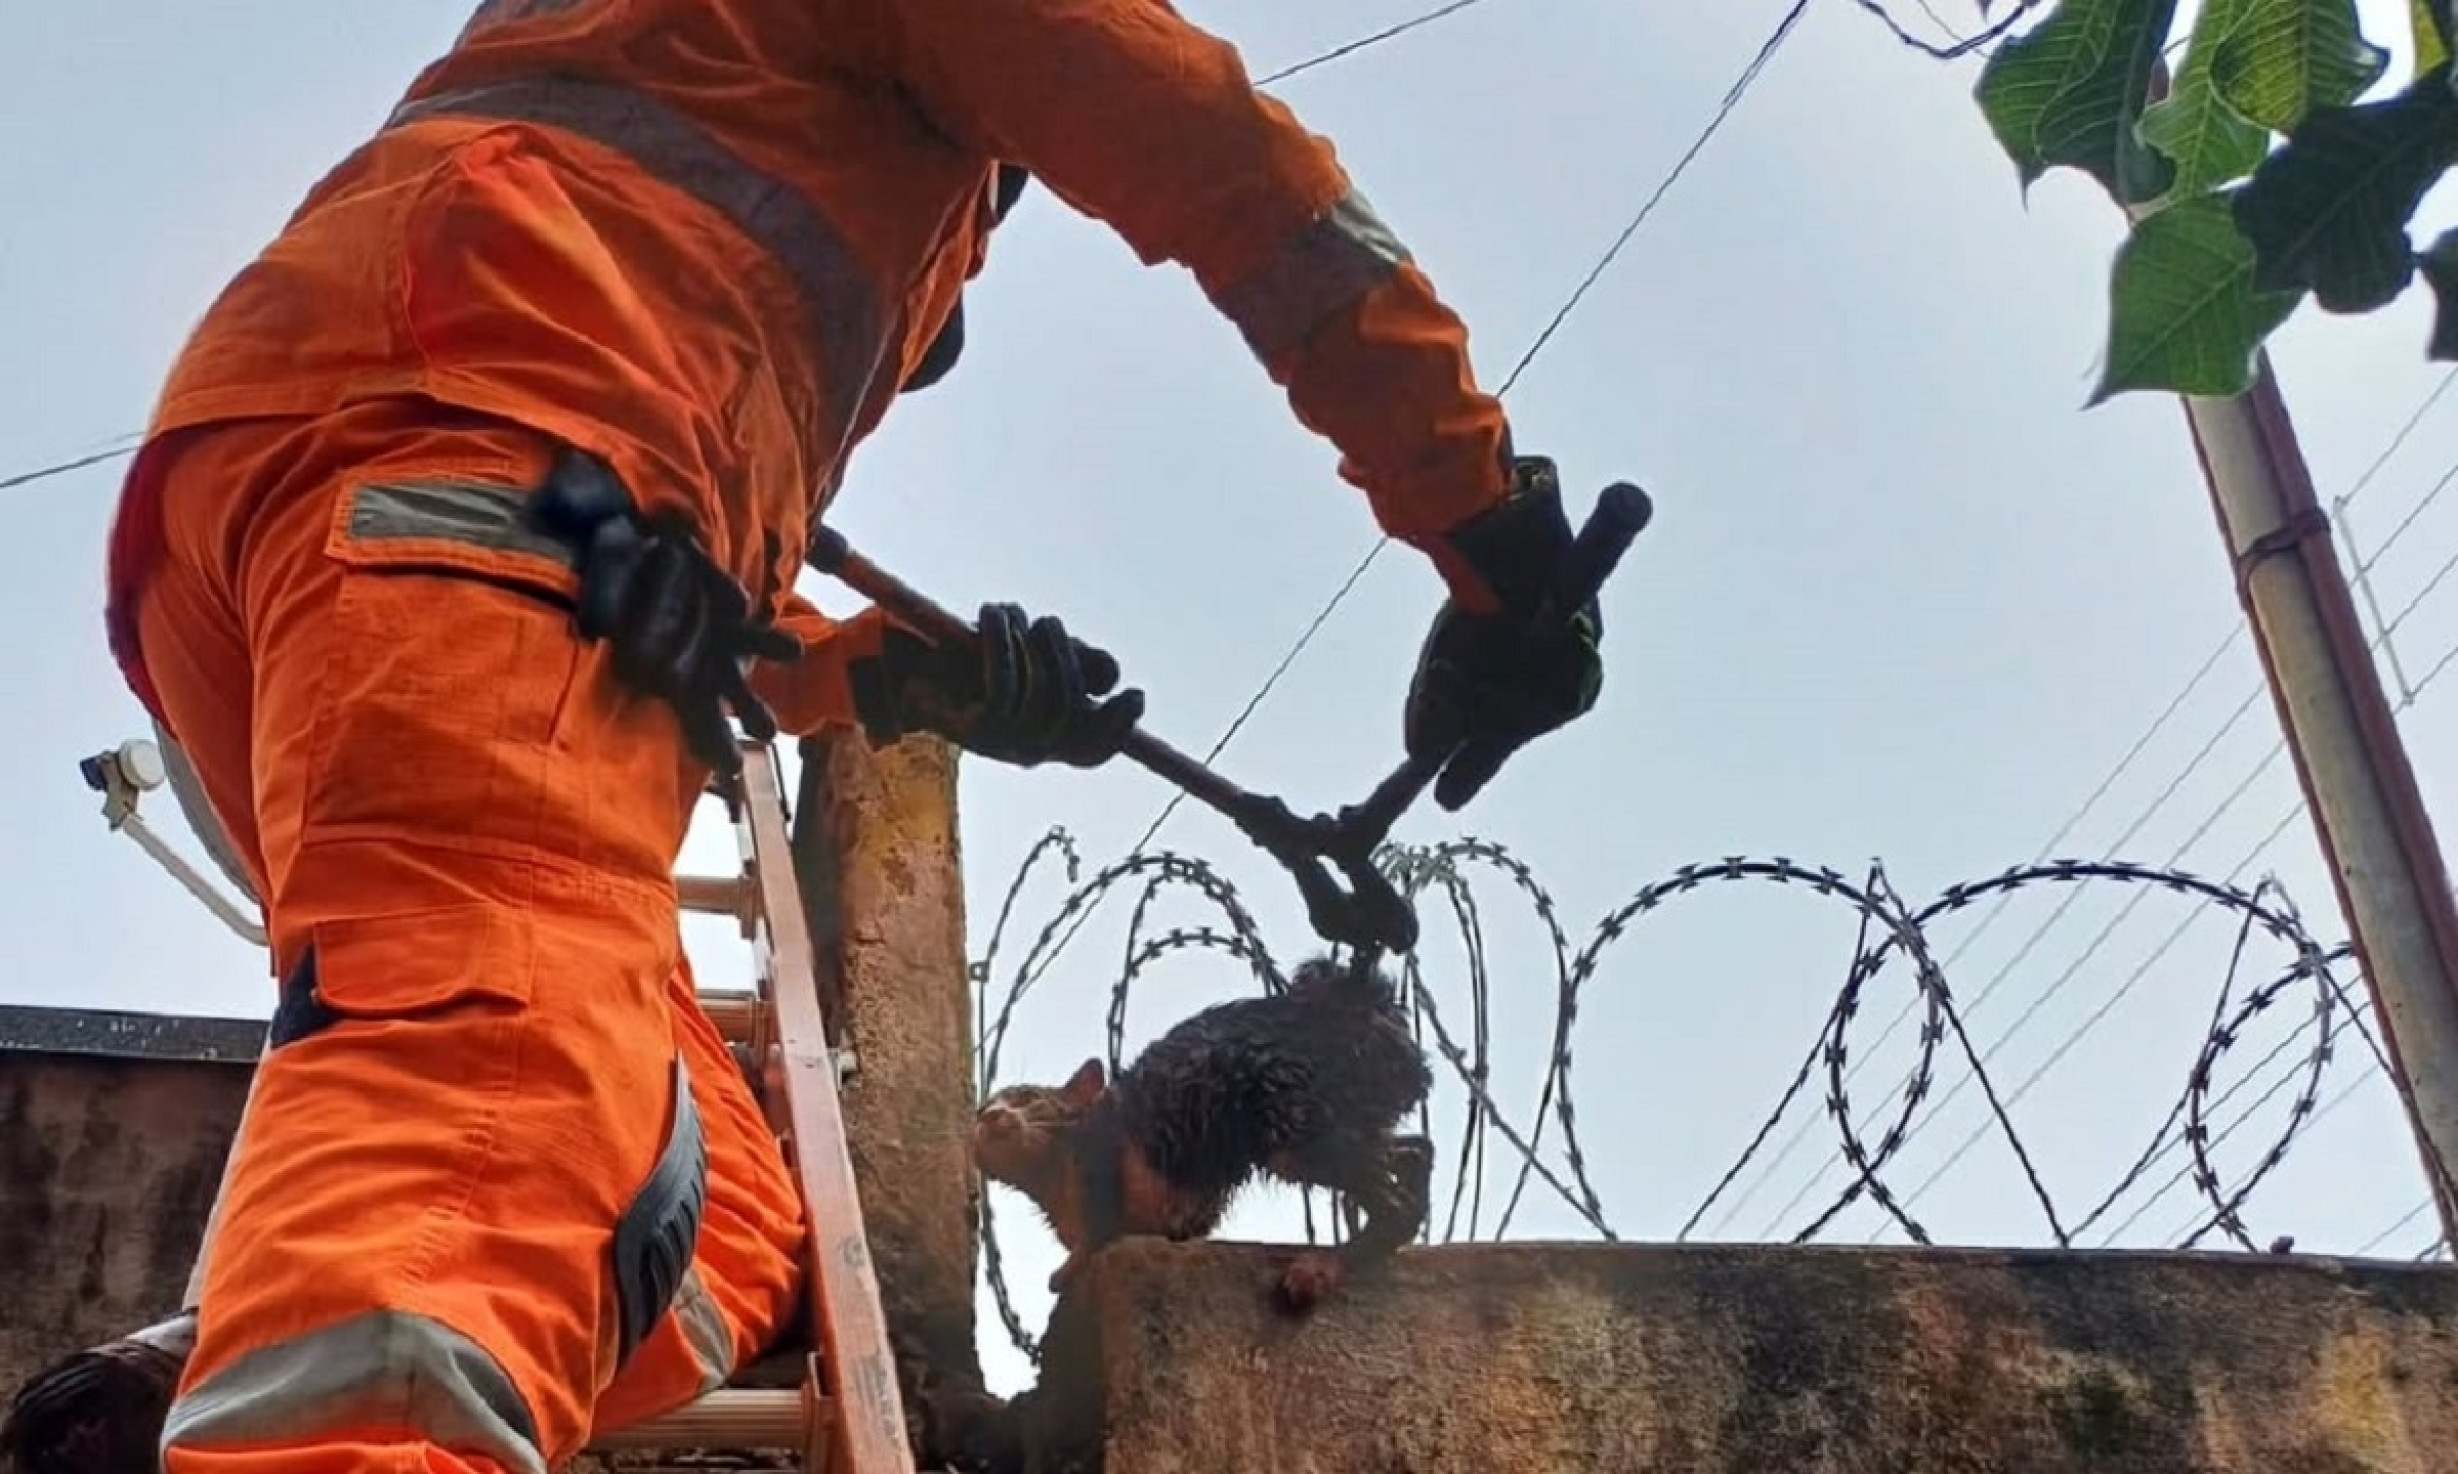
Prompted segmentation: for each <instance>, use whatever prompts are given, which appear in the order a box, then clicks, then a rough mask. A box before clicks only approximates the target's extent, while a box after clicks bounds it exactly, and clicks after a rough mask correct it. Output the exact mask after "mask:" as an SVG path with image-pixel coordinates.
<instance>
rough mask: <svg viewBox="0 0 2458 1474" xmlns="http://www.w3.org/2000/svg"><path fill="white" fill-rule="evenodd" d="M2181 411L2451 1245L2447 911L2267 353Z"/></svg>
mask: <svg viewBox="0 0 2458 1474" xmlns="http://www.w3.org/2000/svg"><path fill="white" fill-rule="evenodd" d="M2183 398H2184V405H2185V419H2186V422H2187V424H2188V425H2189V426H2190V427H2191V429H2192V431H2193V443H2194V450H2195V453H2196V454H2197V455H2198V456H2199V457H2200V459H2201V463H2202V475H2203V479H2204V480H2205V481H2206V482H2208V483H2209V486H2210V494H2211V508H2212V510H2213V511H2214V512H2216V513H2217V514H2218V518H2219V532H2220V536H2221V538H2222V540H2223V541H2224V542H2225V544H2226V547H2227V552H2228V562H2229V566H2230V567H2231V568H2233V569H2234V570H2235V574H2236V590H2237V597H2238V599H2239V600H2240V602H2242V604H2243V605H2244V610H2245V618H2246V620H2247V622H2248V623H2249V624H2250V625H2251V627H2252V630H2253V642H2254V646H2255V648H2256V649H2258V650H2259V651H2260V652H2261V656H2262V669H2263V671H2264V672H2265V673H2266V674H2267V675H2268V677H2269V680H2270V694H2271V697H2272V699H2273V700H2274V701H2275V702H2276V703H2277V706H2278V711H2279V727H2280V730H2281V731H2282V732H2283V733H2284V734H2285V736H2286V739H2287V747H2288V751H2289V752H2290V753H2292V754H2293V755H2294V757H2295V759H2296V778H2297V781H2298V782H2299V783H2301V784H2302V785H2303V787H2304V796H2305V802H2306V806H2307V808H2308V810H2309V811H2310V813H2311V814H2312V816H2313V830H2314V834H2315V836H2316V837H2317V838H2318V839H2320V841H2321V849H2322V854H2323V856H2324V857H2325V858H2326V859H2327V860H2328V862H2329V866H2330V878H2331V882H2332V884H2333V885H2334V886H2335V887H2336V888H2337V890H2338V899H2339V909H2340V910H2341V911H2342V912H2343V913H2344V914H2345V915H2346V918H2347V925H2348V928H2349V930H2350V931H2351V932H2352V933H2353V934H2354V937H2355V948H2356V957H2357V959H2358V961H2359V962H2360V963H2361V964H2362V966H2363V968H2364V976H2365V980H2366V982H2367V984H2368V985H2369V986H2370V987H2371V989H2372V995H2373V1005H2374V1017H2375V1018H2376V1019H2377V1020H2378V1021H2379V1022H2380V1025H2381V1032H2382V1042H2383V1044H2384V1045H2385V1046H2386V1048H2387V1049H2388V1051H2389V1057H2390V1068H2391V1070H2392V1072H2393V1074H2394V1075H2395V1076H2396V1081H2395V1083H2396V1084H2397V1086H2398V1090H2399V1095H2400V1097H2401V1098H2402V1099H2403V1100H2404V1101H2405V1103H2406V1106H2407V1114H2408V1118H2409V1120H2410V1121H2411V1123H2412V1124H2413V1125H2414V1128H2415V1134H2416V1139H2417V1144H2418V1146H2419V1148H2420V1149H2421V1151H2422V1153H2423V1157H2424V1173H2425V1176H2426V1177H2427V1178H2428V1179H2430V1180H2431V1182H2432V1186H2433V1195H2434V1197H2435V1199H2436V1200H2437V1201H2438V1203H2439V1205H2440V1210H2441V1227H2442V1231H2443V1233H2445V1234H2446V1235H2448V1237H2449V1242H2450V1243H2451V1244H2452V1245H2453V1246H2458V1185H2453V1183H2452V1181H2451V1170H2452V1168H2453V1167H2458V903H2454V902H2453V900H2452V898H2451V895H2450V881H2449V872H2448V870H2447V869H2446V868H2445V867H2444V866H2443V864H2442V860H2441V850H2440V847H2439V845H2438V844H2437V843H2436V842H2435V840H2434V838H2433V832H2432V821H2431V818H2430V817H2429V816H2428V815H2427V814H2426V813H2425V811H2424V804H2423V798H2422V796H2421V794H2420V793H2419V792H2418V791H2417V788H2416V783H2415V770H2414V769H2413V768H2412V767H2411V766H2410V765H2409V764H2408V761H2407V749H2406V745H2405V743H2404V742H2403V741H2402V740H2401V739H2400V736H2399V731H2398V723H2397V720H2396V718H2395V716H2394V715H2393V713H2392V711H2391V709H2390V702H2389V698H2388V697H2387V696H2386V695H2385V694H2384V693H2383V691H2382V688H2381V674H2380V671H2379V670H2378V669H2377V668H2376V667H2375V666H2374V664H2373V658H2372V652H2371V651H2370V650H2368V649H2367V648H2366V646H2365V641H2364V632H2363V629H2362V627H2361V626H2360V625H2359V624H2358V623H2357V622H2356V609H2355V603H2354V600H2353V599H2352V598H2351V597H2350V595H2349V593H2348V588H2347V580H2346V577H2345V575H2344V574H2343V573H2342V572H2341V570H2340V568H2339V562H2338V557H2337V554H2336V552H2335V550H2334V549H2333V547H2332V544H2331V538H2330V520H2329V518H2328V517H2327V516H2326V515H2324V513H2323V511H2322V509H2321V507H2320V505H2319V503H2318V502H2317V501H2316V500H2315V498H2314V495H2313V480H2312V476H2311V473H2310V472H2309V471H2308V470H2307V469H2306V467H2305V463H2304V453H2303V451H2302V450H2301V449H2300V448H2299V447H2298V445H2297V443H2296V432H2295V427H2294V426H2293V425H2292V424H2291V423H2290V422H2289V420H2288V415H2287V404H2286V401H2285V400H2284V399H2282V398H2281V397H2280V394H2279V381H2278V379H2277V377H2276V376H2275V375H2274V374H2273V373H2272V372H2271V366H2270V356H2269V354H2268V353H2267V352H2265V353H2263V354H2262V355H2261V358H2260V360H2259V362H2258V365H2257V368H2256V376H2255V381H2254V385H2253V387H2252V388H2251V389H2250V390H2248V391H2247V392H2245V393H2244V394H2241V395H2238V396H2236V397H2234V398H2230V399H2218V398H2207V397H2201V396H2194V395H2187V396H2183Z"/></svg>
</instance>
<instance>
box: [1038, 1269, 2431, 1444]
mask: <svg viewBox="0 0 2458 1474" xmlns="http://www.w3.org/2000/svg"><path fill="white" fill-rule="evenodd" d="M1289 1252H1290V1251H1288V1250H1280V1249H1262V1248H1254V1247H1243V1246H1231V1245H1170V1244H1165V1243H1159V1242H1151V1241H1145V1242H1132V1243H1128V1244H1124V1245H1121V1246H1120V1247H1118V1248H1116V1249H1114V1250H1112V1251H1111V1252H1110V1253H1109V1254H1107V1255H1105V1256H1103V1258H1102V1259H1101V1260H1100V1261H1099V1262H1098V1263H1097V1265H1096V1266H1095V1267H1094V1268H1093V1270H1092V1272H1091V1273H1090V1274H1089V1276H1088V1277H1087V1279H1086V1280H1085V1282H1084V1283H1083V1285H1082V1286H1081V1288H1080V1289H1079V1290H1078V1291H1077V1292H1076V1294H1075V1295H1074V1296H1073V1297H1071V1298H1073V1299H1076V1300H1077V1301H1078V1302H1079V1303H1078V1304H1076V1305H1074V1306H1071V1307H1064V1308H1062V1327H1061V1330H1060V1331H1059V1332H1058V1333H1057V1334H1054V1337H1053V1343H1052V1347H1051V1356H1050V1357H1049V1358H1045V1365H1050V1364H1051V1363H1052V1362H1053V1361H1055V1362H1057V1363H1059V1365H1058V1367H1057V1369H1056V1371H1055V1372H1054V1376H1055V1377H1056V1378H1058V1379H1059V1380H1060V1381H1064V1380H1065V1379H1066V1377H1067V1375H1068V1367H1067V1366H1066V1365H1065V1363H1066V1362H1068V1361H1073V1362H1074V1363H1075V1368H1074V1370H1075V1371H1076V1372H1077V1373H1078V1374H1089V1378H1090V1385H1089V1386H1085V1385H1082V1384H1081V1383H1080V1382H1079V1385H1078V1386H1077V1387H1076V1388H1075V1390H1074V1391H1073V1392H1072V1393H1066V1394H1058V1393H1054V1392H1053V1393H1045V1394H1044V1396H1045V1397H1056V1398H1057V1399H1058V1401H1059V1402H1060V1403H1064V1402H1065V1401H1066V1399H1067V1398H1068V1397H1072V1398H1073V1399H1074V1405H1073V1406H1072V1408H1068V1407H1064V1406H1054V1407H1051V1408H1047V1409H1045V1410H1044V1417H1043V1422H1044V1424H1045V1426H1044V1427H1043V1428H1042V1429H1041V1430H1040V1434H1041V1439H1042V1442H1043V1445H1044V1453H1045V1458H1044V1460H1043V1462H1044V1465H1045V1467H1065V1466H1067V1465H1068V1464H1069V1463H1070V1460H1069V1459H1068V1458H1066V1457H1064V1456H1063V1455H1064V1454H1066V1453H1067V1452H1068V1450H1067V1447H1066V1440H1065V1438H1064V1436H1063V1434H1062V1431H1061V1430H1063V1425H1065V1424H1066V1423H1067V1421H1068V1419H1069V1418H1070V1417H1072V1418H1073V1419H1074V1421H1075V1427H1074V1433H1075V1435H1076V1437H1077V1439H1078V1443H1077V1446H1076V1447H1075V1448H1074V1450H1073V1452H1074V1453H1075V1454H1076V1455H1077V1456H1078V1458H1077V1459H1076V1460H1075V1461H1074V1462H1077V1463H1081V1462H1084V1460H1082V1458H1081V1455H1083V1454H1084V1453H1086V1452H1087V1451H1088V1450H1089V1447H1090V1445H1091V1444H1092V1443H1098V1444H1099V1445H1100V1448H1101V1451H1102V1452H1103V1453H1104V1454H1105V1455H1106V1460H1105V1463H1106V1470H1107V1474H1193V1471H1205V1474H1213V1471H1225V1470H1235V1471H1239V1474H1334V1471H1342V1474H1346V1471H1359V1474H1365V1471H1371V1474H1452V1471H1458V1474H1469V1471H1475V1474H1494V1471H1511V1474H1540V1471H1555V1470H1560V1471H1571V1470H1579V1471H1593V1470H1632V1471H1647V1474H1912V1471H1918V1474H2448V1471H2450V1470H2453V1469H2458V1271H2454V1270H2451V1269H2449V1268H2447V1267H2421V1266H2410V1265H2390V1264H2383V1263H2355V1262H2346V1261H2335V1260H2322V1259H2288V1258H2255V1257H2250V1256H2222V1255H2203V1256H2185V1255H2135V1254H2115V1255H2112V1254H2090V1255H2083V1254H2060V1253H1994V1252H1981V1251H1956V1250H1878V1249H1872V1250H1860V1249H1842V1248H1837V1249H1823V1248H1813V1249H1791V1248H1761V1247H1713V1246H1699V1247H1655V1246H1641V1245H1579V1246H1565V1245H1495V1246H1478V1247H1464V1248H1445V1249H1425V1250H1414V1251H1410V1252H1408V1253H1405V1254H1403V1255H1402V1256H1401V1257H1400V1258H1399V1260H1398V1261H1397V1262H1396V1263H1395V1264H1394V1265H1392V1266H1391V1267H1390V1268H1389V1269H1388V1270H1387V1271H1385V1272H1384V1273H1382V1274H1380V1275H1378V1276H1375V1277H1373V1278H1371V1279H1369V1280H1365V1281H1361V1282H1358V1283H1355V1284H1353V1285H1351V1286H1350V1287H1349V1288H1348V1289H1347V1290H1346V1291H1345V1292H1344V1293H1343V1295H1342V1296H1341V1297H1340V1298H1338V1299H1335V1300H1334V1301H1332V1302H1331V1303H1329V1304H1327V1305H1326V1306H1324V1307H1323V1308H1322V1309H1320V1310H1319V1311H1317V1312H1316V1313H1315V1314H1314V1315H1313V1316H1311V1317H1310V1318H1307V1319H1304V1320H1293V1319H1290V1318H1288V1317H1286V1316H1283V1315H1282V1314H1281V1313H1279V1312H1278V1311H1277V1310H1276V1309H1275V1308H1274V1307H1273V1306H1272V1304H1271V1303H1270V1294H1269V1292H1270V1287H1271V1286H1272V1285H1273V1284H1274V1283H1275V1282H1276V1280H1277V1279H1278V1276H1279V1269H1280V1266H1281V1265H1283V1264H1285V1263H1286V1262H1287V1258H1288V1255H1289ZM1068 1322H1072V1324H1068ZM1052 1425H1056V1426H1055V1427H1054V1426H1052Z"/></svg>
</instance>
